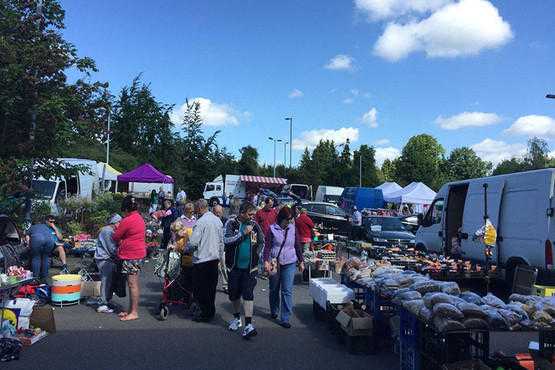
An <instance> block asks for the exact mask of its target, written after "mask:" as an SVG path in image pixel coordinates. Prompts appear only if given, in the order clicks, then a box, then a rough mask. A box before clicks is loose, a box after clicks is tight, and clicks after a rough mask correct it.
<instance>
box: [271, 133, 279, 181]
mask: <svg viewBox="0 0 555 370" xmlns="http://www.w3.org/2000/svg"><path fill="white" fill-rule="evenodd" d="M268 139H269V140H271V141H273V142H274V177H276V144H277V143H281V141H282V140H281V139H275V138H273V137H271V136H270V137H269V138H268Z"/></svg>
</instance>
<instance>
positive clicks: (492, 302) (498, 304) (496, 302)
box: [482, 293, 507, 308]
mask: <svg viewBox="0 0 555 370" xmlns="http://www.w3.org/2000/svg"><path fill="white" fill-rule="evenodd" d="M482 301H484V303H485V304H487V305H488V306H491V307H495V308H505V307H506V306H507V305H506V304H505V303H504V302H503V301H502V300H500V299H499V298H497V297H496V296H494V295H493V294H491V293H488V294H487V295H486V296H485V297H483V298H482Z"/></svg>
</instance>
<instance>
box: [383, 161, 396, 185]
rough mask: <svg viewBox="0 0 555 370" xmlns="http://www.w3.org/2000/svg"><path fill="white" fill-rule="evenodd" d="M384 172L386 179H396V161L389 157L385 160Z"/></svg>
mask: <svg viewBox="0 0 555 370" xmlns="http://www.w3.org/2000/svg"><path fill="white" fill-rule="evenodd" d="M382 174H383V178H384V180H385V181H395V163H394V161H391V160H389V159H386V160H385V161H383V164H382Z"/></svg>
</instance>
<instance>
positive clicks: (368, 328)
mask: <svg viewBox="0 0 555 370" xmlns="http://www.w3.org/2000/svg"><path fill="white" fill-rule="evenodd" d="M335 319H336V320H337V322H338V323H339V324H340V325H341V328H342V329H343V330H344V331H345V333H347V335H349V336H368V335H372V327H373V325H372V316H370V315H369V314H368V313H366V312H365V311H362V310H356V309H354V308H352V307H346V308H344V309H343V310H342V311H340V312H339V313H338V314H337V317H336V318H335Z"/></svg>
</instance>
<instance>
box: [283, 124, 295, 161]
mask: <svg viewBox="0 0 555 370" xmlns="http://www.w3.org/2000/svg"><path fill="white" fill-rule="evenodd" d="M285 120H286V121H289V168H291V159H292V158H293V150H292V148H293V144H292V143H293V117H285ZM283 165H284V166H285V165H286V164H285V163H284V164H283Z"/></svg>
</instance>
